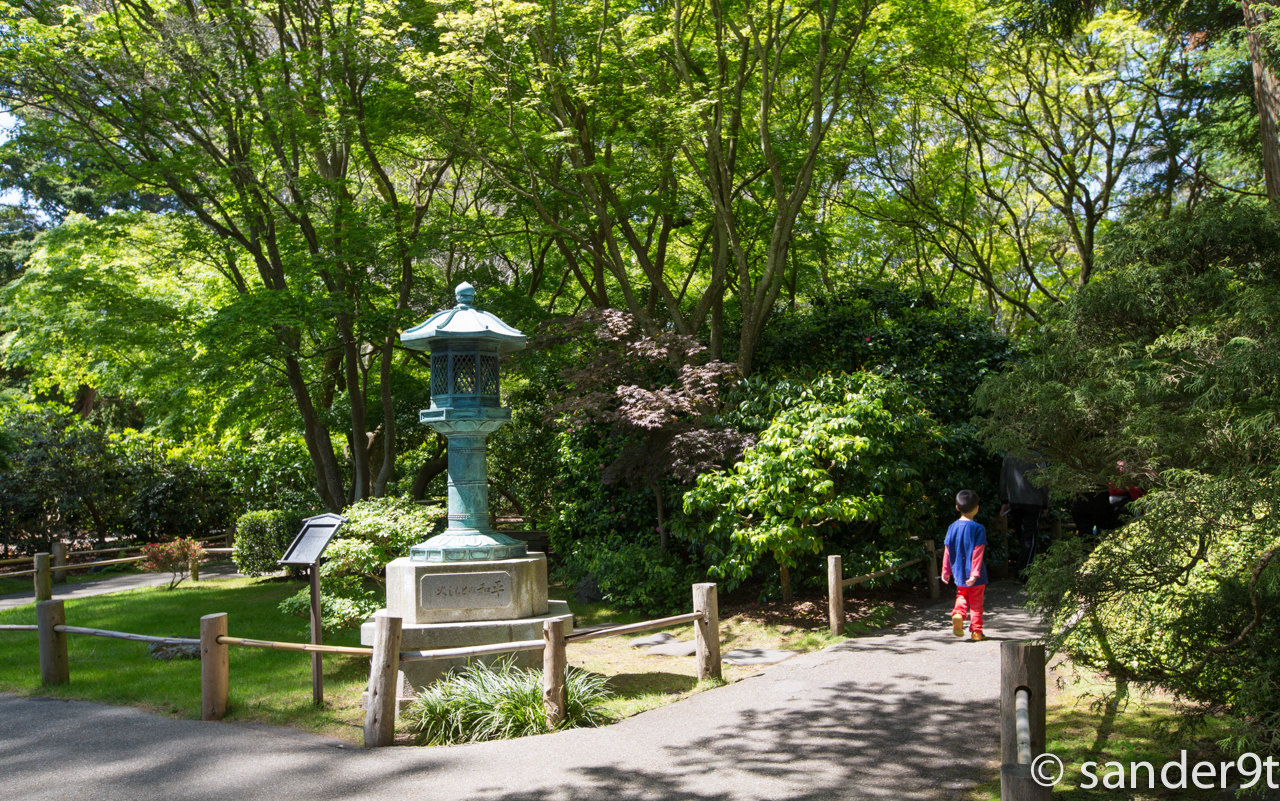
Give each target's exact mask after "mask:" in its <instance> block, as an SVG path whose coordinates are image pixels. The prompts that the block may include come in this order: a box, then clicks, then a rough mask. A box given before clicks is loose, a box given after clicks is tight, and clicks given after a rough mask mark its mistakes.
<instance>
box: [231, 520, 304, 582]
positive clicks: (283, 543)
mask: <svg viewBox="0 0 1280 801" xmlns="http://www.w3.org/2000/svg"><path fill="white" fill-rule="evenodd" d="M301 528H302V515H300V514H298V513H297V512H285V511H280V510H266V511H259V512H246V513H244V514H243V515H241V516H240V519H239V520H237V521H236V542H235V549H234V551H233V552H232V554H231V558H232V559H233V560H234V561H235V563H236V569H237V570H239V571H240V572H241V573H244V574H245V575H249V576H261V575H264V574H266V573H274V572H276V571H277V570H279V569H280V565H279V561H280V557H282V556H284V552H285V550H286V549H287V548H288V547H289V543H291V542H293V538H294V537H295V536H297V534H298V531H299V530H300V529H301Z"/></svg>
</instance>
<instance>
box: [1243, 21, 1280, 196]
mask: <svg viewBox="0 0 1280 801" xmlns="http://www.w3.org/2000/svg"><path fill="white" fill-rule="evenodd" d="M1242 5H1243V7H1244V24H1245V39H1246V40H1247V41H1248V43H1249V60H1250V61H1251V62H1252V63H1253V93H1254V99H1255V100H1256V101H1257V104H1258V132H1259V134H1260V135H1261V139H1262V173H1263V176H1264V177H1265V178H1266V184H1267V197H1268V198H1269V199H1270V200H1271V201H1272V202H1273V203H1277V202H1280V140H1278V139H1277V136H1278V135H1280V80H1277V77H1276V74H1275V71H1274V70H1272V68H1271V66H1270V65H1269V64H1268V62H1267V48H1266V45H1265V43H1264V42H1263V40H1262V32H1261V26H1262V25H1263V24H1265V23H1266V22H1268V21H1269V20H1270V18H1271V8H1270V6H1269V5H1264V6H1261V7H1260V6H1259V5H1258V3H1257V2H1256V0H1243V3H1242Z"/></svg>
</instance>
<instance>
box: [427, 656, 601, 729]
mask: <svg viewBox="0 0 1280 801" xmlns="http://www.w3.org/2000/svg"><path fill="white" fill-rule="evenodd" d="M608 697H609V691H608V689H607V688H606V686H605V677H604V676H601V675H600V674H598V673H588V672H587V671H585V670H579V669H578V668H573V667H571V668H569V670H568V675H567V676H566V677H565V706H566V710H565V717H564V720H563V721H562V722H561V723H560V725H559V726H558V727H556V728H558V729H572V728H579V727H583V726H599V725H601V724H602V723H606V722H608V720H607V717H606V715H605V714H604V712H603V711H601V708H600V707H601V704H602V703H603V702H604V701H605V700H606V699H607V698H608ZM405 719H406V720H407V721H408V722H409V729H410V731H412V732H413V735H414V739H415V742H416V743H417V744H418V745H453V744H456V743H475V742H482V741H485V740H506V739H510V738H513V737H527V736H529V735H533V734H546V733H547V732H549V731H552V728H551V727H550V726H548V725H547V713H546V707H545V706H544V704H543V700H542V671H540V670H529V669H525V668H518V667H515V666H514V665H512V664H511V662H510V661H503V662H499V663H498V664H497V665H495V666H490V665H487V664H485V663H483V662H477V663H476V664H474V665H471V666H470V667H469V668H467V669H466V670H465V671H460V672H453V673H450V674H449V675H448V676H446V677H445V678H443V679H441V680H440V681H438V682H436V683H435V684H433V685H431V686H430V687H427V688H426V689H424V690H423V691H422V692H420V693H419V694H418V697H417V699H415V700H414V701H413V703H412V704H411V705H410V706H409V709H408V710H407V712H406V714H405Z"/></svg>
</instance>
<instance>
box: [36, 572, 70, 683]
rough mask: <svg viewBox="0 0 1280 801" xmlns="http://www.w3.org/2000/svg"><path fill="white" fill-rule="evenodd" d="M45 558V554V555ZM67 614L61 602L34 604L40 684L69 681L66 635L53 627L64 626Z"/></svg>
mask: <svg viewBox="0 0 1280 801" xmlns="http://www.w3.org/2000/svg"><path fill="white" fill-rule="evenodd" d="M46 556H47V554H46ZM66 622H67V613H66V610H65V609H64V608H63V606H62V601H48V600H45V601H40V602H39V603H37V604H36V627H37V631H36V636H37V637H38V639H39V641H40V682H41V683H42V684H66V683H67V682H68V681H70V680H71V664H70V661H69V660H68V659H67V635H66V634H65V633H63V632H61V631H57V630H56V629H55V628H54V627H55V626H63V625H66Z"/></svg>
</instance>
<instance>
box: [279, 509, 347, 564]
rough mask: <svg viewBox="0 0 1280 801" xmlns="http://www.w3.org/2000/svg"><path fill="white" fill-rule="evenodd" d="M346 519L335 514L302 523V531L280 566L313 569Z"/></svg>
mask: <svg viewBox="0 0 1280 801" xmlns="http://www.w3.org/2000/svg"><path fill="white" fill-rule="evenodd" d="M345 522H347V520H346V518H344V517H341V516H339V515H334V514H323V515H316V516H315V517H308V518H307V519H306V520H304V521H302V531H299V532H298V536H296V537H294V538H293V544H291V545H290V546H289V549H288V550H287V551H285V552H284V557H283V558H281V559H280V562H279V563H280V564H281V565H284V566H286V567H312V566H314V565H315V564H316V563H317V562H319V561H320V554H322V553H324V549H325V547H327V546H328V545H329V540H331V539H333V535H334V534H337V533H338V529H340V528H342V524H343V523H345Z"/></svg>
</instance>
